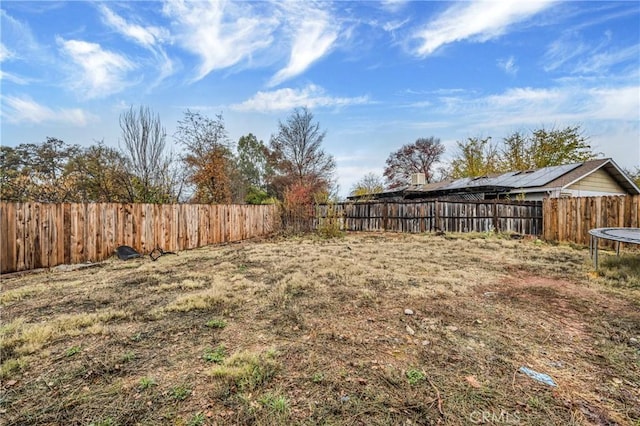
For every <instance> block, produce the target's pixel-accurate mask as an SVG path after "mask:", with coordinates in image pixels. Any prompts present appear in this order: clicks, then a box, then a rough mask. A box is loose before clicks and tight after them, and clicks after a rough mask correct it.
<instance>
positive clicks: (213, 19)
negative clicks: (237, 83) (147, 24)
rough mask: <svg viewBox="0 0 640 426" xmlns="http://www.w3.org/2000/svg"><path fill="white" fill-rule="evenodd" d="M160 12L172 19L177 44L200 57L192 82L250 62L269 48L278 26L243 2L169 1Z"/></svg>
mask: <svg viewBox="0 0 640 426" xmlns="http://www.w3.org/2000/svg"><path fill="white" fill-rule="evenodd" d="M163 11H164V13H165V14H166V15H167V16H169V17H170V18H172V19H175V23H174V30H175V37H176V39H177V41H178V43H179V44H180V45H181V46H182V47H183V48H184V49H186V50H188V51H190V52H191V53H193V54H195V55H197V56H199V57H200V60H201V63H200V66H199V69H198V72H197V74H196V76H195V78H194V81H198V80H201V79H202V78H204V77H206V76H207V75H208V74H209V73H210V72H212V71H214V70H219V69H224V68H228V67H230V66H233V65H236V64H238V63H239V62H241V61H243V60H250V59H251V56H252V55H253V54H254V53H255V52H257V51H259V50H261V49H265V48H267V47H269V46H270V45H271V43H272V42H273V35H272V32H273V30H274V29H275V27H276V26H277V24H278V23H277V21H276V20H274V19H273V18H270V17H268V16H260V15H258V14H257V13H256V12H255V11H254V9H253V4H251V3H244V2H228V1H224V0H222V1H214V0H209V1H198V2H192V3H186V2H184V1H182V0H170V1H168V2H167V3H165V6H164V8H163Z"/></svg>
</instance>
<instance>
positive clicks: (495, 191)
mask: <svg viewBox="0 0 640 426" xmlns="http://www.w3.org/2000/svg"><path fill="white" fill-rule="evenodd" d="M423 182H424V178H422V179H421V177H420V175H417V176H414V177H413V179H412V184H411V185H409V186H405V187H402V188H397V189H393V190H387V191H384V192H381V193H378V194H372V195H368V196H367V197H368V198H369V199H371V198H373V199H387V200H407V199H433V198H449V199H451V198H453V199H465V200H488V199H495V198H511V199H518V200H542V199H543V198H547V197H552V198H558V197H593V196H603V195H638V194H640V189H639V188H638V186H637V185H636V184H635V183H634V182H633V181H632V180H631V179H630V178H629V176H627V175H626V174H625V173H624V172H623V171H622V169H620V167H618V165H617V164H616V163H615V162H614V161H613V160H612V159H611V158H604V159H600V160H591V161H585V162H584V163H574V164H565V165H562V166H551V167H544V168H541V169H535V170H521V171H514V172H507V173H502V174H498V175H491V176H481V177H476V178H462V179H455V180H447V181H442V182H436V183H430V184H424V183H423ZM359 198H362V197H349V199H351V200H358V199H359Z"/></svg>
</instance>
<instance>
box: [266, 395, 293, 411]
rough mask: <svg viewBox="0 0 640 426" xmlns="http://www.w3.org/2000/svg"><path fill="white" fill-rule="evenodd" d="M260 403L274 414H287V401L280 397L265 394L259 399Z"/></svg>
mask: <svg viewBox="0 0 640 426" xmlns="http://www.w3.org/2000/svg"><path fill="white" fill-rule="evenodd" d="M260 403H261V404H262V405H263V406H265V407H266V408H268V409H269V410H270V411H272V412H274V413H276V414H286V413H288V412H289V400H288V399H287V398H285V397H284V396H282V395H274V394H271V393H267V394H266V395H264V396H263V397H262V398H260Z"/></svg>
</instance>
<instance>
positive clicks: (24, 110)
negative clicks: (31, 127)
mask: <svg viewBox="0 0 640 426" xmlns="http://www.w3.org/2000/svg"><path fill="white" fill-rule="evenodd" d="M2 103H3V109H2V115H3V116H4V117H6V119H7V121H9V122H11V123H18V124H19V123H34V124H42V123H45V122H47V123H61V124H66V125H71V126H85V125H87V123H89V122H90V121H92V120H93V119H94V117H93V116H92V115H90V114H88V113H86V112H84V111H83V110H81V109H79V108H73V109H65V108H58V109H56V110H53V109H51V108H49V107H46V106H44V105H41V104H39V103H37V102H35V101H34V100H32V99H31V98H29V97H17V96H5V97H3V99H2Z"/></svg>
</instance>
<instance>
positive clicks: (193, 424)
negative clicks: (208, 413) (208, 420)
mask: <svg viewBox="0 0 640 426" xmlns="http://www.w3.org/2000/svg"><path fill="white" fill-rule="evenodd" d="M204 422H205V417H204V414H202V413H196V414H194V415H193V417H191V418H190V419H189V421H188V422H187V426H202V425H203V424H204Z"/></svg>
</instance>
